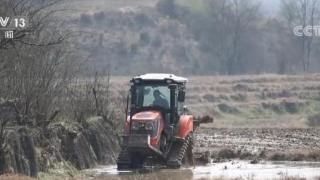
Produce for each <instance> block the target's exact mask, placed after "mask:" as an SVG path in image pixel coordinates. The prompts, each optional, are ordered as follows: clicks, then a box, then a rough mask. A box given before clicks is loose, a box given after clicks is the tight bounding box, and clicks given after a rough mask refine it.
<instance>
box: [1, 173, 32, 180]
mask: <svg viewBox="0 0 320 180" xmlns="http://www.w3.org/2000/svg"><path fill="white" fill-rule="evenodd" d="M0 180H34V178H31V177H29V176H25V175H18V174H5V175H1V176H0Z"/></svg>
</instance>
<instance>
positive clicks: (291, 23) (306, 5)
mask: <svg viewBox="0 0 320 180" xmlns="http://www.w3.org/2000/svg"><path fill="white" fill-rule="evenodd" d="M319 5H320V3H319V1H318V0H282V1H281V15H282V18H283V19H284V21H285V23H286V24H287V27H288V29H289V30H290V31H292V30H293V29H294V27H296V26H302V28H303V29H305V28H306V27H307V26H308V27H310V29H311V31H310V36H307V35H306V34H305V33H303V34H302V36H301V37H294V35H293V34H292V33H291V39H292V42H293V43H295V42H296V43H298V44H299V45H298V50H299V54H300V55H301V56H300V57H299V58H300V59H301V60H300V61H301V65H302V69H303V71H309V69H310V63H311V53H312V51H313V47H314V43H313V42H314V37H315V36H316V34H315V32H314V30H313V29H314V28H315V26H316V25H317V23H318V22H319V20H320V14H319V10H320V6H319Z"/></svg>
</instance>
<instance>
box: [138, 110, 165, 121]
mask: <svg viewBox="0 0 320 180" xmlns="http://www.w3.org/2000/svg"><path fill="white" fill-rule="evenodd" d="M160 117H161V113H160V112H159V111H144V112H139V113H136V114H135V115H133V116H132V120H146V121H147V120H156V119H158V118H160Z"/></svg>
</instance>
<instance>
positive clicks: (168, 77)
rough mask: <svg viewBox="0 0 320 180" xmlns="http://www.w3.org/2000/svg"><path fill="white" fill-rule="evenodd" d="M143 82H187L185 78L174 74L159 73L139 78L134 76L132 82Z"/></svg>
mask: <svg viewBox="0 0 320 180" xmlns="http://www.w3.org/2000/svg"><path fill="white" fill-rule="evenodd" d="M136 79H137V80H138V79H140V80H143V81H164V80H172V81H175V82H177V83H186V82H187V81H188V79H187V78H184V77H180V76H176V75H174V74H161V73H150V74H144V75H140V76H135V77H134V78H133V80H136Z"/></svg>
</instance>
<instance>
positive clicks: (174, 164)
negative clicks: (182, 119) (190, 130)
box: [167, 134, 193, 169]
mask: <svg viewBox="0 0 320 180" xmlns="http://www.w3.org/2000/svg"><path fill="white" fill-rule="evenodd" d="M192 142H193V140H192V134H189V135H188V136H187V137H186V138H185V140H184V141H182V142H174V143H173V145H172V147H171V151H170V152H169V154H168V159H167V167H168V168H174V169H178V168H180V167H181V166H182V165H183V163H184V159H185V156H186V155H187V150H188V149H189V151H190V149H191V150H192V146H193V143H192Z"/></svg>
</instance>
